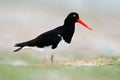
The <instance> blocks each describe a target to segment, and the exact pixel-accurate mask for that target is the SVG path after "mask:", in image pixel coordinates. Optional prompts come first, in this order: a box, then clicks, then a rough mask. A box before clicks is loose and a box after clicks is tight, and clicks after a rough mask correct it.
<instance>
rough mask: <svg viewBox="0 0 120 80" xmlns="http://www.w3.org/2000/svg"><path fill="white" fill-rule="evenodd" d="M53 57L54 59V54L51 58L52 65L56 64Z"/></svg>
mask: <svg viewBox="0 0 120 80" xmlns="http://www.w3.org/2000/svg"><path fill="white" fill-rule="evenodd" d="M53 57H54V54H52V55H51V58H50V60H51V64H54V59H53Z"/></svg>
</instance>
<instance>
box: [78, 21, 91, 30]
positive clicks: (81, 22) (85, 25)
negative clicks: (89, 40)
mask: <svg viewBox="0 0 120 80" xmlns="http://www.w3.org/2000/svg"><path fill="white" fill-rule="evenodd" d="M77 22H78V23H80V24H82V25H83V26H84V27H86V28H88V29H89V30H92V28H90V27H88V26H87V24H85V23H84V22H83V21H82V20H80V19H77Z"/></svg>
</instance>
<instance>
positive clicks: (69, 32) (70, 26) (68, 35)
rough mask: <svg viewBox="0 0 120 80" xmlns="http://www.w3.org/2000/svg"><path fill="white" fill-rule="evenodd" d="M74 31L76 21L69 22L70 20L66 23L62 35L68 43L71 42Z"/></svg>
mask: <svg viewBox="0 0 120 80" xmlns="http://www.w3.org/2000/svg"><path fill="white" fill-rule="evenodd" d="M74 31H75V23H69V22H67V23H66V22H65V23H64V25H63V33H62V36H63V39H64V40H65V41H66V42H67V43H70V42H71V40H72V37H73V34H74Z"/></svg>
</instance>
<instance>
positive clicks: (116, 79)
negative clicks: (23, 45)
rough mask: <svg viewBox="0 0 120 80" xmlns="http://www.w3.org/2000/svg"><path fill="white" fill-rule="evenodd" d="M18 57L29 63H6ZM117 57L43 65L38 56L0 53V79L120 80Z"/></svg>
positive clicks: (119, 67) (119, 64)
mask: <svg viewBox="0 0 120 80" xmlns="http://www.w3.org/2000/svg"><path fill="white" fill-rule="evenodd" d="M35 55H36V54H35ZM18 59H19V60H24V61H26V62H28V63H29V65H17V66H15V65H11V64H8V63H9V62H12V61H13V62H14V60H18ZM118 59H119V57H112V58H111V61H110V62H109V63H108V64H106V65H100V66H71V65H60V64H56V65H48V66H43V65H38V63H39V60H40V59H39V56H37V57H36V56H30V54H17V55H16V54H11V53H10V54H9V53H5V54H4V53H1V54H0V80H120V61H119V60H118Z"/></svg>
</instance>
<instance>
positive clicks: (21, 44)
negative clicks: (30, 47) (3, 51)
mask: <svg viewBox="0 0 120 80" xmlns="http://www.w3.org/2000/svg"><path fill="white" fill-rule="evenodd" d="M24 46H25V44H24V43H18V44H15V47H19V48H17V49H16V50H14V51H13V52H17V51H19V50H21V49H22V48H23V47H24Z"/></svg>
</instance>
